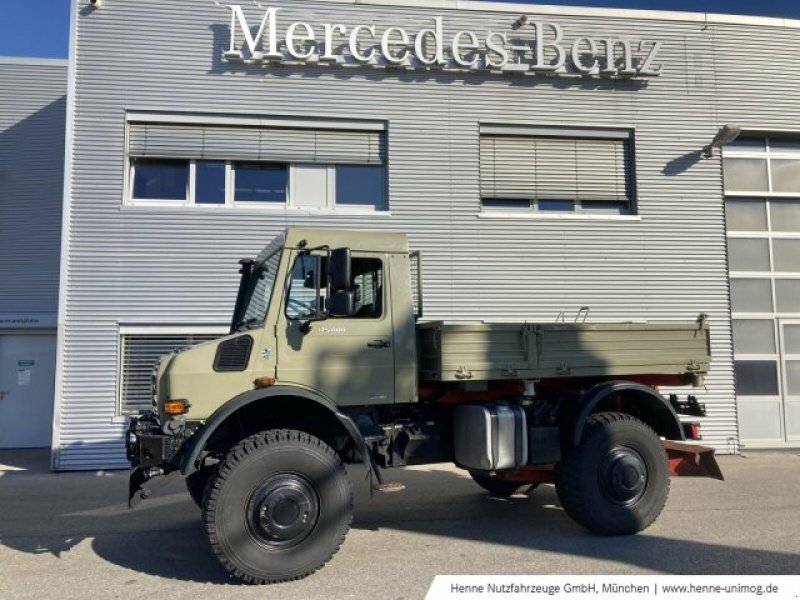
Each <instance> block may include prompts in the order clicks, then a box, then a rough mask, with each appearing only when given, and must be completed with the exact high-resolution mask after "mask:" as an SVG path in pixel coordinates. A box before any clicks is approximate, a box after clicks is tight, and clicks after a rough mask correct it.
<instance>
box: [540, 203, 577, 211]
mask: <svg viewBox="0 0 800 600" xmlns="http://www.w3.org/2000/svg"><path fill="white" fill-rule="evenodd" d="M538 208H539V210H541V211H543V212H575V202H573V201H572V200H539V204H538Z"/></svg>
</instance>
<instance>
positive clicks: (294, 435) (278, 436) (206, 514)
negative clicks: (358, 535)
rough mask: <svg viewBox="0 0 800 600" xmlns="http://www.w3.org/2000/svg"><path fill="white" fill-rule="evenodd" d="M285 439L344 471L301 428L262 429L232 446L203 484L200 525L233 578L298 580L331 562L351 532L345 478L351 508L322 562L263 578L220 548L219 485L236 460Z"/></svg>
mask: <svg viewBox="0 0 800 600" xmlns="http://www.w3.org/2000/svg"><path fill="white" fill-rule="evenodd" d="M287 442H294V443H297V444H301V445H304V446H308V447H309V448H312V449H314V450H315V451H317V452H320V453H322V454H326V455H328V456H329V457H330V458H331V459H332V460H333V461H334V462H335V463H336V468H337V469H338V470H341V471H344V465H343V463H342V460H341V458H340V457H339V455H338V454H337V453H336V452H335V451H334V450H333V448H331V447H330V446H329V445H328V444H326V443H325V442H323V441H322V440H320V439H319V438H317V437H315V436H313V435H311V434H309V433H306V432H304V431H298V430H296V429H270V430H267V431H261V432H259V433H256V434H254V435H251V436H250V437H247V438H245V439H243V440H242V441H241V442H239V443H238V444H236V445H235V446H234V447H233V448H231V450H230V451H229V452H228V454H227V456H226V457H225V459H224V460H223V461H222V462H221V463H220V464H219V467H218V468H217V470H216V473H215V475H214V476H213V478H212V479H211V480H210V482H209V484H208V485H207V486H206V490H205V495H204V497H203V526H204V529H205V532H206V535H207V536H208V540H209V542H210V544H211V548H212V550H213V551H214V554H215V555H216V556H217V558H218V559H219V561H220V563H221V564H222V566H223V567H224V568H225V570H227V571H228V573H229V574H230V575H231V576H232V577H235V578H237V579H239V580H240V581H243V582H245V583H249V584H253V585H262V584H269V583H281V582H285V581H295V580H298V579H303V578H304V577H307V576H309V575H311V574H312V573H314V572H316V571H318V570H319V569H320V568H322V567H323V566H324V565H325V564H327V563H328V561H330V559H331V558H333V556H334V555H335V554H336V553H337V552H338V551H339V548H341V546H342V543H343V542H344V539H345V537H346V536H347V533H348V532H349V531H350V526H351V525H352V522H353V511H352V483H351V482H350V480H349V478H346V480H347V487H348V490H349V492H350V493H349V495H350V509H351V510H349V511H348V520H347V526H346V527H345V528H344V529H343V531H342V534H341V536H340V538H339V540H338V541H337V543H336V545H335V546H334V549H333V551H332V552H331V554H330V556H328V558H326V559H325V560H324V561H323V562H322V563H320V564H318V565H317V566H315V567H314V568H312V569H308V570H306V571H303V572H302V573H297V574H294V575H287V576H277V577H267V578H265V577H256V576H253V575H250V574H248V573H245V572H243V571H242V570H241V569H239V568H238V567H237V566H236V565H235V564H233V563H232V562H231V561H230V560H229V559H228V558H227V556H226V555H225V553H224V552H223V550H222V546H221V544H220V541H219V537H218V535H217V530H216V523H215V516H216V510H217V500H218V499H219V494H220V491H221V489H222V486H223V485H224V483H225V480H226V479H227V478H228V477H229V476H230V475H231V473H232V472H233V471H234V469H235V468H236V467H237V466H238V465H239V463H241V462H242V461H243V460H244V459H245V458H247V457H248V456H250V455H251V454H253V453H254V452H256V451H258V450H261V449H263V448H266V447H269V446H275V445H279V444H283V443H287Z"/></svg>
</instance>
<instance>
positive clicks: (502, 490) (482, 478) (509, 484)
mask: <svg viewBox="0 0 800 600" xmlns="http://www.w3.org/2000/svg"><path fill="white" fill-rule="evenodd" d="M470 476H471V477H472V480H473V481H474V482H475V483H477V484H478V485H479V486H481V487H482V488H483V489H485V490H486V491H487V492H489V493H490V494H492V495H494V496H500V497H501V498H508V497H509V496H516V495H520V494H530V493H531V492H532V491H533V490H535V489H536V488H537V487H539V484H538V483H521V482H519V481H503V480H502V479H497V478H496V477H489V476H487V475H480V474H479V473H473V472H470Z"/></svg>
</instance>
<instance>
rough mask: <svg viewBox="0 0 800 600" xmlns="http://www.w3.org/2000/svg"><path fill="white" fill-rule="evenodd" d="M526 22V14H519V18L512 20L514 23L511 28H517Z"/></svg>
mask: <svg viewBox="0 0 800 600" xmlns="http://www.w3.org/2000/svg"><path fill="white" fill-rule="evenodd" d="M527 22H528V15H520V17H519V19H517V20H516V21H514V24H513V25H512V28H513V29H519V28H520V27H522V26H523V25H525V23H527Z"/></svg>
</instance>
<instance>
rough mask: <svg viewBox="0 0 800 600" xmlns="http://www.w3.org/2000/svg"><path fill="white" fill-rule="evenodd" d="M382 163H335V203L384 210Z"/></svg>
mask: <svg viewBox="0 0 800 600" xmlns="http://www.w3.org/2000/svg"><path fill="white" fill-rule="evenodd" d="M385 172H386V168H385V167H384V166H383V165H377V166H374V165H370V166H363V165H336V204H338V205H344V206H364V207H369V208H374V209H375V210H386V181H385V179H386V178H385Z"/></svg>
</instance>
